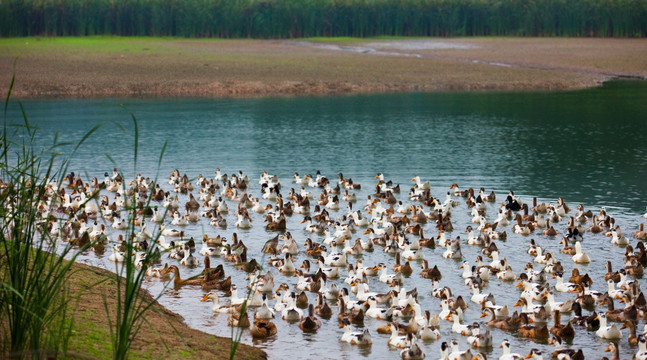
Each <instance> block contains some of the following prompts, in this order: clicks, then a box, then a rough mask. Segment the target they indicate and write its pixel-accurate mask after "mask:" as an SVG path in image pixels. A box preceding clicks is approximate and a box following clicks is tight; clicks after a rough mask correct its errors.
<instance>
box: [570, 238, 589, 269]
mask: <svg viewBox="0 0 647 360" xmlns="http://www.w3.org/2000/svg"><path fill="white" fill-rule="evenodd" d="M571 259H572V260H573V262H574V263H576V264H588V263H590V262H591V259H590V258H589V256H588V255H586V253H584V252H583V251H582V243H581V242H579V241H578V242H576V243H575V255H573V256H572V257H571Z"/></svg>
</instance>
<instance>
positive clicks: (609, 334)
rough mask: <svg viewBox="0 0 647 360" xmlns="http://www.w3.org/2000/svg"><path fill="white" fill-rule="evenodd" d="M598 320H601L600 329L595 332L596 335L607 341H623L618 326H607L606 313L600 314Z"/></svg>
mask: <svg viewBox="0 0 647 360" xmlns="http://www.w3.org/2000/svg"><path fill="white" fill-rule="evenodd" d="M597 319H599V320H600V328H599V329H598V330H597V331H596V332H595V335H597V336H598V337H600V338H602V339H607V340H620V339H622V333H621V332H620V330H619V329H618V327H617V326H616V324H611V326H608V325H607V315H606V314H605V313H604V312H600V313H599V314H598V316H597Z"/></svg>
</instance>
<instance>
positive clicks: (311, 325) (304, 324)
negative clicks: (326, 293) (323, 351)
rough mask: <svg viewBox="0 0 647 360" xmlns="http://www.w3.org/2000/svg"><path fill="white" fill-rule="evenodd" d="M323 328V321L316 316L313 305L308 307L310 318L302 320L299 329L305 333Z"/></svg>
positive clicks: (306, 317)
mask: <svg viewBox="0 0 647 360" xmlns="http://www.w3.org/2000/svg"><path fill="white" fill-rule="evenodd" d="M320 327H321V320H319V319H318V318H317V317H316V316H315V307H314V305H313V304H310V305H308V316H304V317H303V318H301V321H300V322H299V328H301V330H303V331H317V329H319V328H320Z"/></svg>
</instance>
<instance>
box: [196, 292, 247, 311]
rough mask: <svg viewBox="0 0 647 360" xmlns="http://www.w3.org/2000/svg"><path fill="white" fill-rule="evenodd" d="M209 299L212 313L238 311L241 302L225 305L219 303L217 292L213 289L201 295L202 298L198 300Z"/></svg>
mask: <svg viewBox="0 0 647 360" xmlns="http://www.w3.org/2000/svg"><path fill="white" fill-rule="evenodd" d="M209 299H211V301H212V302H213V306H212V307H211V310H212V311H213V312H214V313H221V314H225V313H226V314H228V313H232V312H239V311H240V308H241V306H242V304H227V305H221V304H220V301H219V298H218V293H217V292H215V291H210V292H208V293H207V294H205V295H204V296H203V297H202V300H200V301H203V302H204V301H207V300H209Z"/></svg>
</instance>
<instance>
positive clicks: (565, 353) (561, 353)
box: [548, 335, 577, 360]
mask: <svg viewBox="0 0 647 360" xmlns="http://www.w3.org/2000/svg"><path fill="white" fill-rule="evenodd" d="M548 345H554V346H555V350H554V351H553V358H556V359H562V360H566V359H571V358H572V356H573V355H575V353H576V352H577V350H574V349H564V348H563V347H564V341H563V340H562V338H561V337H559V336H558V335H553V336H552V337H551V338H550V341H549V342H548Z"/></svg>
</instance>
